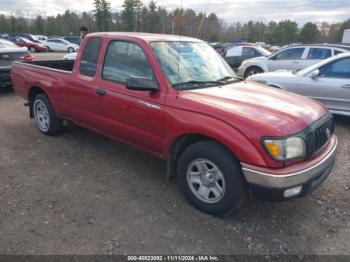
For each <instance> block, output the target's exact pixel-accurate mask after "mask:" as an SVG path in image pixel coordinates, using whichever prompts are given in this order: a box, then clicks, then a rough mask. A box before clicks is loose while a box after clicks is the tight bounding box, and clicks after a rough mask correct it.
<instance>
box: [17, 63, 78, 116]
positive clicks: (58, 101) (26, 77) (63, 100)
mask: <svg viewBox="0 0 350 262" xmlns="http://www.w3.org/2000/svg"><path fill="white" fill-rule="evenodd" d="M71 75H72V73H71V72H68V71H62V70H55V69H49V68H45V67H42V66H36V65H30V64H24V63H18V62H15V63H14V64H13V66H12V82H13V88H14V90H15V92H16V93H17V94H18V95H20V96H22V97H23V98H24V99H26V100H27V101H29V92H30V90H31V88H32V87H38V88H40V89H42V90H43V91H44V92H45V93H46V94H47V96H48V97H49V99H50V102H51V103H52V105H53V107H54V109H55V113H56V114H57V115H58V116H59V117H69V106H68V105H69V104H68V102H69V100H68V94H67V93H66V92H65V87H66V86H67V84H68V83H69V79H70V77H71Z"/></svg>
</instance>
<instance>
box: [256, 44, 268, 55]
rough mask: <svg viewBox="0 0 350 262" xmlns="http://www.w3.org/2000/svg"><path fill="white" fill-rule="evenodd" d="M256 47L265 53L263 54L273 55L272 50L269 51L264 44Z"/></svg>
mask: <svg viewBox="0 0 350 262" xmlns="http://www.w3.org/2000/svg"><path fill="white" fill-rule="evenodd" d="M256 49H258V50H259V52H260V53H262V54H263V56H269V55H271V52H270V51H268V50H267V49H265V48H263V47H262V46H258V47H257V48H256Z"/></svg>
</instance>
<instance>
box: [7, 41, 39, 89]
mask: <svg viewBox="0 0 350 262" xmlns="http://www.w3.org/2000/svg"><path fill="white" fill-rule="evenodd" d="M32 58H33V57H32V56H31V55H30V54H29V52H28V50H27V49H25V48H21V47H18V46H16V45H15V44H14V43H12V42H10V41H8V40H5V39H0V89H2V88H6V87H10V86H11V85H12V81H11V66H12V63H13V62H14V61H23V60H32Z"/></svg>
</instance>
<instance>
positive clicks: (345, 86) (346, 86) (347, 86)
mask: <svg viewBox="0 0 350 262" xmlns="http://www.w3.org/2000/svg"><path fill="white" fill-rule="evenodd" d="M341 87H342V88H349V89H350V84H348V85H343V86H341Z"/></svg>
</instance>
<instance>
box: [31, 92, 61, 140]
mask: <svg viewBox="0 0 350 262" xmlns="http://www.w3.org/2000/svg"><path fill="white" fill-rule="evenodd" d="M33 113H34V118H35V122H36V124H37V126H38V128H39V129H40V131H41V132H42V133H44V134H45V135H55V134H57V133H59V132H60V131H61V129H62V119H60V118H58V117H57V116H56V114H55V112H54V110H53V108H52V105H51V103H50V100H49V98H48V97H47V95H45V94H39V95H37V96H36V97H35V98H34V101H33Z"/></svg>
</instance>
